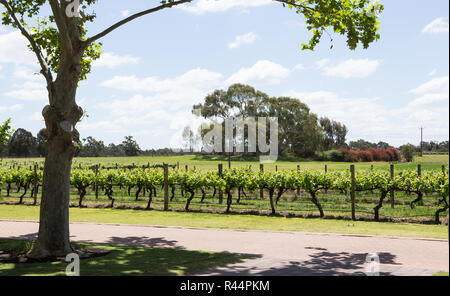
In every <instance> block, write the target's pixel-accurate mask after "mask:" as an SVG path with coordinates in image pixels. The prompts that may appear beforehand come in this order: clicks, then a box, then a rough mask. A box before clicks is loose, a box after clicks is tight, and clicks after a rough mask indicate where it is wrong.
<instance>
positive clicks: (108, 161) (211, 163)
mask: <svg viewBox="0 0 450 296" xmlns="http://www.w3.org/2000/svg"><path fill="white" fill-rule="evenodd" d="M43 161H44V159H43V158H26V159H23V158H19V159H3V160H2V161H1V162H0V166H6V167H8V166H10V165H11V164H13V163H16V164H17V165H21V166H30V165H33V164H34V163H35V162H38V163H43ZM162 163H168V164H169V165H176V164H179V166H180V168H182V169H184V168H185V166H186V165H187V166H188V167H189V168H193V167H195V168H196V169H199V170H211V169H217V166H218V164H219V163H222V164H225V166H224V167H228V158H227V157H222V156H217V157H202V156H193V155H185V156H155V157H151V156H138V157H96V158H92V157H91V158H89V157H85V158H83V157H76V158H74V160H73V167H77V166H79V165H80V164H81V165H83V166H87V165H90V166H92V165H96V164H101V165H103V166H115V165H116V164H117V165H119V166H124V165H132V164H134V165H136V166H143V165H147V164H150V165H152V164H162ZM419 163H420V164H422V166H423V167H422V168H423V170H428V169H440V168H441V166H442V165H448V163H449V156H448V155H424V156H423V157H415V159H414V161H413V162H412V163H397V164H396V165H395V167H396V169H397V170H404V169H416V168H417V164H419ZM231 165H232V167H249V166H252V168H253V169H259V161H258V159H242V158H233V160H232V164H231ZM297 165H300V167H301V168H302V169H315V170H324V169H325V165H327V166H328V169H329V170H344V169H348V168H349V167H350V163H346V162H322V161H309V160H302V159H295V160H292V159H289V160H282V159H281V160H278V161H277V162H276V163H271V164H264V167H265V169H267V170H274V169H275V166H278V169H280V170H286V169H297ZM372 165H373V166H374V168H376V169H385V170H388V169H389V163H387V162H373V163H362V162H361V163H355V166H356V169H357V170H367V169H370V168H371V166H372Z"/></svg>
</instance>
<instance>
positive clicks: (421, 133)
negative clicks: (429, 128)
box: [420, 127, 423, 157]
mask: <svg viewBox="0 0 450 296" xmlns="http://www.w3.org/2000/svg"><path fill="white" fill-rule="evenodd" d="M420 157H423V127H421V128H420Z"/></svg>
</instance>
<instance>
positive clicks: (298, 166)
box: [297, 165, 300, 195]
mask: <svg viewBox="0 0 450 296" xmlns="http://www.w3.org/2000/svg"><path fill="white" fill-rule="evenodd" d="M297 171H300V165H297ZM297 194H298V195H300V187H297Z"/></svg>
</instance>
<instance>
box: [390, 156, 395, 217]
mask: <svg viewBox="0 0 450 296" xmlns="http://www.w3.org/2000/svg"><path fill="white" fill-rule="evenodd" d="M394 174H395V173H394V165H393V164H391V180H394ZM394 206H395V191H394V189H391V207H392V208H394Z"/></svg>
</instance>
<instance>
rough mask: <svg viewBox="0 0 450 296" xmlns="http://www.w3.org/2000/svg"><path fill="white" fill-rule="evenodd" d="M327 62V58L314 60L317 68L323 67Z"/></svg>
mask: <svg viewBox="0 0 450 296" xmlns="http://www.w3.org/2000/svg"><path fill="white" fill-rule="evenodd" d="M329 62H330V60H329V59H321V60H318V61H317V62H316V67H317V68H318V69H322V68H323V67H325V66H326V65H327V64H328V63H329Z"/></svg>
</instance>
